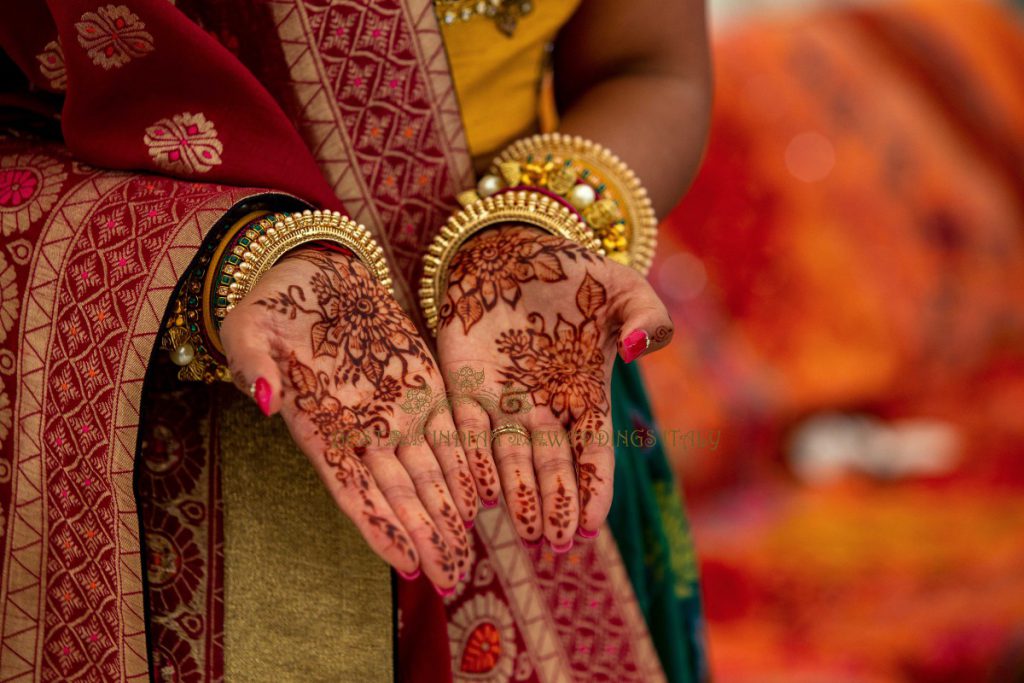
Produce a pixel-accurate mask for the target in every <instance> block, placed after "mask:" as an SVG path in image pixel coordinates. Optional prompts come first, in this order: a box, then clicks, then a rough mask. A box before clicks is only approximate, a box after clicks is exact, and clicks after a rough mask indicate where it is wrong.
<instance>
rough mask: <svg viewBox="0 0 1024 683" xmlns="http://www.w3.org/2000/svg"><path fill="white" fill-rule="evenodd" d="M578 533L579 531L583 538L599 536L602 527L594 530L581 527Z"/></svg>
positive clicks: (577, 531)
mask: <svg viewBox="0 0 1024 683" xmlns="http://www.w3.org/2000/svg"><path fill="white" fill-rule="evenodd" d="M576 533H578V534H579V535H580V536H582V537H583V538H597V537H598V536H600V535H601V530H600V529H596V530H594V531H588V530H587V529H584V528H583V527H580V528H579V529H577V530H576Z"/></svg>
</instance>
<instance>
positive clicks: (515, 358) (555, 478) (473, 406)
mask: <svg viewBox="0 0 1024 683" xmlns="http://www.w3.org/2000/svg"><path fill="white" fill-rule="evenodd" d="M671 337H672V322H671V320H670V318H669V315H668V311H667V310H666V309H665V307H664V305H663V304H662V303H661V301H660V300H659V299H658V297H657V295H656V294H655V293H654V291H653V290H652V289H651V287H650V285H648V283H647V281H646V280H645V279H644V278H643V277H641V276H640V275H639V274H638V273H637V272H636V271H634V270H632V269H630V268H627V267H625V266H622V265H619V264H617V263H614V262H612V261H609V260H606V259H604V258H601V257H599V256H597V255H595V254H593V253H591V252H589V251H587V250H586V249H584V248H583V247H581V246H580V245H578V244H575V243H573V242H570V241H568V240H564V239H562V238H560V237H555V236H552V235H548V234H545V233H543V232H541V231H539V230H537V229H535V228H531V227H523V226H507V227H502V228H499V229H496V230H492V231H490V232H487V233H484V234H483V235H481V236H478V237H476V238H474V239H473V240H471V241H469V242H468V243H467V244H466V245H464V246H463V247H462V249H461V250H460V251H459V252H458V253H457V254H456V255H455V257H454V258H453V260H452V264H451V268H450V270H449V278H448V290H447V293H446V301H445V303H444V304H443V305H442V308H441V311H440V325H439V328H438V337H437V341H438V358H439V359H440V364H441V367H442V369H443V370H444V372H445V377H446V380H447V381H448V386H449V391H450V393H451V394H452V395H453V396H456V397H459V400H456V401H453V412H454V414H455V422H456V424H457V425H458V427H459V431H460V433H462V434H473V433H476V434H482V435H483V434H487V433H489V432H490V430H491V429H494V428H497V427H499V426H500V425H504V424H508V423H516V424H521V425H522V426H524V427H525V428H526V429H528V430H529V432H530V434H531V437H530V438H529V439H522V438H516V436H515V435H503V436H501V437H499V438H498V439H496V440H494V441H493V443H492V444H490V445H491V446H492V448H488V447H487V444H486V443H485V442H484V440H480V442H479V443H476V444H470V443H466V444H465V445H466V449H467V451H468V452H469V454H470V459H471V460H472V461H473V462H477V461H486V460H488V459H489V458H490V457H491V456H492V455H493V457H494V459H495V461H496V462H497V467H498V472H499V478H500V480H501V485H502V488H503V490H504V492H505V498H506V501H507V503H508V506H509V510H510V512H511V514H512V518H513V520H514V521H515V524H516V527H517V529H518V531H519V533H520V534H521V535H522V536H523V538H525V539H527V540H530V541H534V540H538V539H539V538H540V537H541V536H542V535H543V536H544V537H545V538H547V540H548V541H549V542H550V543H551V545H552V547H553V548H555V549H556V550H561V551H564V550H567V549H568V548H569V547H571V545H572V539H573V534H574V533H575V532H576V531H577V529H579V532H580V534H581V535H582V536H585V537H592V536H594V535H596V534H597V532H598V531H599V529H600V527H601V525H602V524H603V522H604V520H605V518H606V517H607V515H608V510H609V508H610V507H611V500H612V476H613V473H614V450H613V447H614V438H613V430H612V424H611V398H610V396H611V392H610V382H611V370H612V365H613V362H614V359H615V355H616V351H618V352H619V353H620V354H621V355H622V357H623V359H624V360H625V361H627V362H631V361H633V360H635V359H636V358H637V357H639V356H640V355H642V354H644V353H647V352H650V351H654V350H657V349H659V348H661V347H663V346H665V345H667V344H668V343H669V342H670V341H671ZM467 378H472V381H467ZM478 451H479V452H478Z"/></svg>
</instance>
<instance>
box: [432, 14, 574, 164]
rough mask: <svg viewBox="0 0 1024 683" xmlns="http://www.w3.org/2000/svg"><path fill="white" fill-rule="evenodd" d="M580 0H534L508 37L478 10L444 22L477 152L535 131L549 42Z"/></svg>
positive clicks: (464, 114) (468, 130)
mask: <svg viewBox="0 0 1024 683" xmlns="http://www.w3.org/2000/svg"><path fill="white" fill-rule="evenodd" d="M580 2H581V0H536V2H535V3H534V5H533V9H532V11H531V12H530V13H529V14H527V15H526V16H524V17H523V18H522V19H520V20H519V24H518V26H517V27H516V30H515V33H514V34H513V35H512V37H511V38H510V37H507V36H506V35H505V34H503V33H501V32H500V31H499V30H498V28H497V27H496V26H495V24H494V22H493V21H491V20H489V19H487V18H485V17H482V16H476V17H474V18H472V19H470V20H469V21H456V22H454V23H452V24H445V23H443V22H442V24H441V26H442V28H441V31H442V33H443V34H444V42H445V48H446V49H447V51H448V61H449V63H450V64H451V71H452V77H453V78H454V80H455V90H456V92H457V94H458V97H459V104H460V105H461V107H462V121H463V125H464V126H465V128H466V136H467V138H468V141H469V149H470V151H471V152H472V154H473V156H474V157H479V156H482V155H491V154H494V153H495V152H498V151H499V150H500V149H501V148H502V147H504V146H505V145H507V144H508V143H509V142H511V141H512V140H514V139H516V138H519V137H522V136H524V135H529V134H531V133H534V132H536V128H537V115H538V110H539V105H540V90H541V79H542V76H543V73H544V61H545V58H546V53H547V46H548V44H550V43H551V41H553V40H554V38H555V35H556V34H557V33H558V30H559V29H560V28H561V27H562V26H563V25H565V23H566V22H567V21H568V20H569V18H570V17H571V16H572V14H573V12H575V11H576V8H577V7H579V4H580Z"/></svg>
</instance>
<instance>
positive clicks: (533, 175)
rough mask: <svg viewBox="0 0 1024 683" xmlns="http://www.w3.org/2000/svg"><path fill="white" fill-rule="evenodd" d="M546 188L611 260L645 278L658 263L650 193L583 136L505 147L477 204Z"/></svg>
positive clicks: (468, 197)
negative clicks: (562, 200) (503, 192)
mask: <svg viewBox="0 0 1024 683" xmlns="http://www.w3.org/2000/svg"><path fill="white" fill-rule="evenodd" d="M528 187H537V188H543V189H545V190H547V191H550V192H553V193H555V194H557V195H559V196H561V197H563V198H565V200H566V201H568V202H569V203H570V204H572V205H573V207H574V208H576V210H577V211H579V212H580V214H581V215H582V216H583V219H584V220H585V221H586V222H587V224H588V225H589V226H590V227H591V229H592V230H593V231H594V233H595V234H596V235H597V237H598V238H599V239H600V240H601V245H602V247H603V248H604V250H605V253H606V254H607V255H608V257H609V258H611V259H613V260H615V261H617V262H619V263H622V264H624V265H628V266H631V267H633V268H635V269H636V270H638V271H640V272H641V273H642V274H644V275H646V274H647V272H648V271H649V270H650V268H651V262H652V261H653V259H654V251H655V249H656V247H657V240H658V219H657V217H656V216H655V214H654V206H653V205H652V204H651V200H650V198H649V197H648V196H647V191H646V190H645V189H644V187H643V185H641V183H640V179H639V178H637V176H636V174H635V173H633V171H632V170H630V168H629V167H628V166H627V165H626V164H625V162H623V161H622V160H621V159H619V157H617V156H616V155H615V154H613V153H612V152H611V151H610V150H608V149H606V148H605V147H602V146H601V145H599V144H597V143H596V142H591V141H590V140H586V139H584V138H581V137H579V136H575V137H574V136H569V135H562V134H561V133H545V134H543V135H534V136H532V137H529V138H524V139H522V140H519V141H517V142H514V143H512V144H511V145H509V146H508V147H506V148H505V149H504V150H503V151H502V152H501V153H500V154H498V156H496V157H495V158H494V161H493V162H492V164H491V170H490V173H489V174H488V175H486V176H484V177H483V178H481V179H480V182H479V184H478V186H477V189H476V190H469V191H467V192H464V193H462V194H461V195H459V201H460V202H470V201H475V199H477V198H478V197H480V196H489V195H491V194H493V193H494V192H497V191H500V190H502V189H505V188H513V189H515V188H522V189H527V188H528Z"/></svg>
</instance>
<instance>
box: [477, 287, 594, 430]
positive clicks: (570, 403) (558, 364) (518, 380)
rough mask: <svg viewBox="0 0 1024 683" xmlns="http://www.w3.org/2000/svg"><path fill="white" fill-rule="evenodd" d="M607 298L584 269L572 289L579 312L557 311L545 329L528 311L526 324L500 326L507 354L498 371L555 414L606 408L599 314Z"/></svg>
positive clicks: (575, 416)
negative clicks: (572, 316) (574, 318)
mask: <svg viewBox="0 0 1024 683" xmlns="http://www.w3.org/2000/svg"><path fill="white" fill-rule="evenodd" d="M607 302H608V292H607V290H606V289H605V287H604V285H602V284H601V283H600V282H598V281H597V280H596V279H594V277H593V276H591V275H590V273H587V274H586V276H585V277H584V278H583V282H581V283H580V286H579V289H577V291H576V308H577V310H578V311H579V313H580V315H581V316H582V318H581V319H580V320H579V321H578V322H571V321H569V320H567V319H566V318H565V317H563V316H562V314H561V313H559V314H557V316H556V320H555V324H554V325H552V326H551V330H550V332H549V331H548V321H546V320H545V319H544V316H543V315H541V314H540V313H530V314H529V316H528V317H527V320H528V321H529V326H528V327H525V328H515V329H510V330H507V331H505V332H502V333H501V334H500V335H499V336H498V338H497V340H496V343H497V345H498V352H499V353H501V354H504V355H505V357H506V358H507V361H508V362H507V363H506V365H505V366H504V367H503V368H502V370H501V374H502V376H503V377H504V378H505V379H506V380H508V381H510V382H513V383H514V385H516V386H520V387H523V389H524V390H525V391H526V392H528V393H529V394H530V397H531V398H532V399H533V402H534V403H535V404H536V405H541V406H547V407H549V408H550V409H551V412H552V413H554V414H555V416H556V417H559V418H564V419H565V420H567V421H576V420H579V419H581V418H582V417H583V416H584V415H586V414H588V413H589V412H591V411H594V410H596V411H599V412H602V413H603V412H607V411H608V409H609V405H608V394H607V392H606V390H605V384H606V379H605V355H604V351H603V350H602V348H601V345H602V333H601V327H600V326H599V324H598V320H597V315H598V313H599V312H600V311H601V309H602V308H604V306H605V305H606V304H607Z"/></svg>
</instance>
